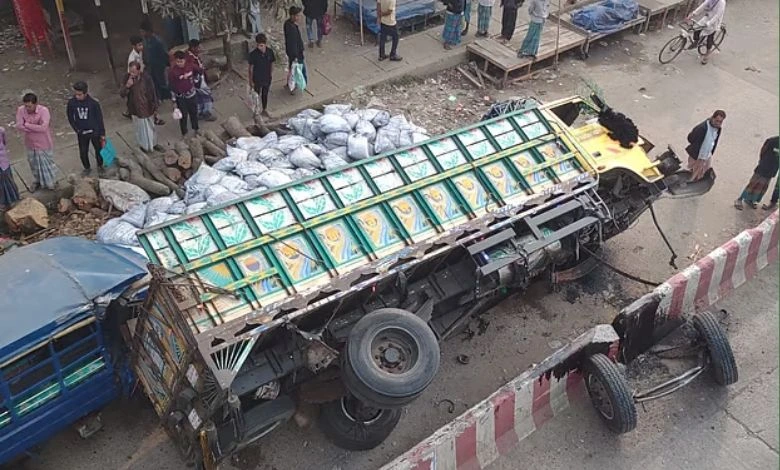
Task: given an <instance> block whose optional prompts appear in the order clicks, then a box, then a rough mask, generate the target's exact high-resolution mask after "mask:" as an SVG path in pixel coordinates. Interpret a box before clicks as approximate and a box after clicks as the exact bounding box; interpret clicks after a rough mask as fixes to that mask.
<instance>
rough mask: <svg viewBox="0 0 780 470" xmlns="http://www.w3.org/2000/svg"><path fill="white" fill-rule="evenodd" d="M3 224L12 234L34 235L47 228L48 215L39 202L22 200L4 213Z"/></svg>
mask: <svg viewBox="0 0 780 470" xmlns="http://www.w3.org/2000/svg"><path fill="white" fill-rule="evenodd" d="M5 222H6V224H8V228H9V229H10V230H11V232H14V233H35V232H37V231H39V230H44V229H47V228H49V214H48V212H47V211H46V206H44V205H43V204H42V203H41V202H40V201H38V200H37V199H34V198H32V197H28V198H24V199H22V200H21V201H19V203H17V204H16V205H15V206H14V207H13V208H11V209H10V210H8V211H6V213H5Z"/></svg>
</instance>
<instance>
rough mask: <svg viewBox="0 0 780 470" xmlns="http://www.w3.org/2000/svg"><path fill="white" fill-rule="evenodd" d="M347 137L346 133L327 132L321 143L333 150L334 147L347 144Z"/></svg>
mask: <svg viewBox="0 0 780 470" xmlns="http://www.w3.org/2000/svg"><path fill="white" fill-rule="evenodd" d="M347 139H349V134H348V133H346V132H334V133H332V134H328V135H327V137H325V140H324V142H323V143H324V144H325V146H326V147H327V148H329V149H330V150H333V149H335V148H336V147H344V146H345V145H347Z"/></svg>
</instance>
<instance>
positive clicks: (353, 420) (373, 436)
mask: <svg viewBox="0 0 780 470" xmlns="http://www.w3.org/2000/svg"><path fill="white" fill-rule="evenodd" d="M401 412H402V410H401V409H400V408H396V409H392V410H381V409H378V408H372V407H370V406H368V405H365V404H364V403H361V402H360V401H359V400H358V399H357V398H355V397H352V396H349V395H348V396H345V397H343V398H341V399H339V400H336V401H331V402H328V403H325V404H323V405H322V406H321V407H320V428H321V429H322V432H323V433H325V436H326V437H327V438H328V439H330V440H331V442H333V443H334V444H336V445H337V446H339V447H341V448H342V449H347V450H369V449H373V448H374V447H376V446H378V445H379V444H381V443H382V442H383V441H384V440H385V439H387V436H389V435H390V433H391V432H393V429H395V426H396V425H397V424H398V421H399V420H400V419H401Z"/></svg>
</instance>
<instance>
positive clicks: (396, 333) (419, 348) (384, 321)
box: [341, 308, 441, 409]
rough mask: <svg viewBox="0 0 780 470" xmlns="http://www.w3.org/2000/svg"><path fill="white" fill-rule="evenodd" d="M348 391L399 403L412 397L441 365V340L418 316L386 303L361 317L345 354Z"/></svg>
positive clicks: (389, 404) (379, 403) (369, 400)
mask: <svg viewBox="0 0 780 470" xmlns="http://www.w3.org/2000/svg"><path fill="white" fill-rule="evenodd" d="M342 357H343V359H342V365H341V366H342V379H343V381H344V385H345V386H346V388H347V390H349V392H350V393H352V394H353V395H354V396H355V397H356V398H358V399H359V400H360V401H362V402H363V403H365V404H366V405H369V406H373V407H376V408H380V409H388V408H398V407H402V406H404V405H406V404H407V403H410V402H412V401H413V400H414V399H415V398H417V397H418V396H419V395H420V394H421V393H422V392H423V391H424V390H425V389H426V388H427V387H428V385H430V383H431V382H432V381H433V378H434V377H435V376H436V371H437V370H438V369H439V362H440V359H441V358H440V351H439V343H438V341H437V340H436V336H435V335H434V334H433V331H432V330H431V329H430V328H429V327H428V324H427V323H425V321H423V320H422V319H420V318H419V317H418V316H416V315H414V314H412V313H409V312H407V311H406V310H401V309H397V308H382V309H379V310H375V311H374V312H371V313H369V314H368V315H366V316H364V317H363V318H361V319H360V320H359V321H358V322H357V323H356V324H355V326H354V327H353V328H352V331H351V332H350V334H349V338H348V339H347V346H346V350H345V352H344V354H343V355H342Z"/></svg>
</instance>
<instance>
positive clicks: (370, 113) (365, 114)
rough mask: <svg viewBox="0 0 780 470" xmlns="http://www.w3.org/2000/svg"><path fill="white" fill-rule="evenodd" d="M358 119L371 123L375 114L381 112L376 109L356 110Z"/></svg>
mask: <svg viewBox="0 0 780 470" xmlns="http://www.w3.org/2000/svg"><path fill="white" fill-rule="evenodd" d="M356 112H357V114H358V117H360V119H362V120H364V121H369V122H371V121H373V120H374V118H375V117H376V115H377V114H379V113H380V112H381V110H379V109H376V108H366V109H358V110H357V111H356Z"/></svg>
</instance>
